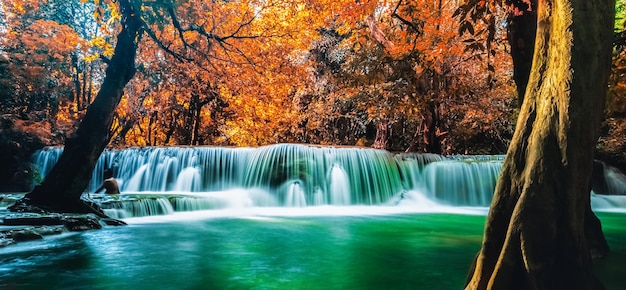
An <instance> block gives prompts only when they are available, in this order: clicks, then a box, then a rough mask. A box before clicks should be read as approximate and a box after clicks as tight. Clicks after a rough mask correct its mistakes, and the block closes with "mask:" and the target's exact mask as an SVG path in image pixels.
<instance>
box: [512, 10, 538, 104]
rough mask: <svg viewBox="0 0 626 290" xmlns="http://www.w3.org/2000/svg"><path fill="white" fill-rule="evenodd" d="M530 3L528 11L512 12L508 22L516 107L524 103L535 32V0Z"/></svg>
mask: <svg viewBox="0 0 626 290" xmlns="http://www.w3.org/2000/svg"><path fill="white" fill-rule="evenodd" d="M531 2H532V4H531V8H530V10H524V11H514V12H513V15H511V16H510V18H509V21H508V41H509V46H510V47H511V59H512V60H513V80H514V81H515V85H516V87H517V101H518V103H517V104H518V107H521V106H522V103H523V102H524V93H525V92H526V86H527V85H528V77H529V76H530V69H531V67H532V62H533V54H534V50H533V49H534V41H535V34H536V32H537V10H536V9H537V4H536V3H537V0H532V1H531Z"/></svg>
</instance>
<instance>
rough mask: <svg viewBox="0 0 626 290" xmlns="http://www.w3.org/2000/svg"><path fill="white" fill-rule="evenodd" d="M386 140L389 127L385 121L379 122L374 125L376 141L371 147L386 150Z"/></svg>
mask: <svg viewBox="0 0 626 290" xmlns="http://www.w3.org/2000/svg"><path fill="white" fill-rule="evenodd" d="M388 140H389V125H388V123H387V121H385V120H380V121H378V124H376V139H375V140H374V144H372V147H373V148H376V149H387V142H388Z"/></svg>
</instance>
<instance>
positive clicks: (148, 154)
mask: <svg viewBox="0 0 626 290" xmlns="http://www.w3.org/2000/svg"><path fill="white" fill-rule="evenodd" d="M62 150H63V149H62V148H46V149H44V150H41V151H39V152H37V153H36V154H35V155H34V156H33V161H34V162H36V165H37V166H38V172H39V174H40V175H41V177H42V178H43V177H45V175H46V174H47V173H48V172H49V171H50V169H51V168H52V166H53V165H54V163H55V162H56V161H57V160H58V158H59V156H60V154H61V152H62ZM503 159H504V156H448V157H445V156H440V155H435V154H418V153H402V154H394V153H391V152H388V151H385V150H377V149H370V148H356V147H339V148H335V147H320V146H306V145H299V144H278V145H272V146H264V147H259V148H221V147H142V148H128V149H122V150H114V149H107V150H105V151H104V152H103V153H102V155H101V157H100V159H99V160H98V161H97V164H96V167H95V169H94V172H93V174H92V180H91V183H90V184H89V186H88V188H87V190H86V191H87V192H88V193H89V192H93V191H94V190H95V189H96V188H98V187H99V186H100V183H101V182H102V179H103V172H104V169H106V168H112V169H113V173H114V177H115V178H116V179H117V180H118V182H119V183H120V189H121V191H122V194H120V195H119V197H118V199H117V200H115V199H114V198H113V197H112V196H107V195H93V194H91V195H90V196H92V197H93V198H95V199H96V201H98V202H101V203H102V205H103V208H105V210H107V213H109V214H111V215H113V216H117V217H123V218H125V217H132V216H143V215H155V214H171V213H173V212H180V211H198V210H215V209H226V208H251V207H275V206H284V207H314V206H326V205H334V206H356V205H360V206H371V205H400V204H402V205H406V206H416V207H430V206H432V205H446V206H454V207H458V206H463V207H467V206H471V207H488V206H489V203H490V201H491V197H492V194H493V191H494V188H495V184H496V181H497V178H498V174H499V172H500V169H501V166H502V161H503ZM616 174H617V173H615V172H614V171H612V170H610V169H605V173H604V175H605V176H607V178H608V179H607V180H605V181H604V183H603V184H604V186H603V189H604V190H605V191H606V190H622V191H623V189H624V186H623V185H621V184H622V183H623V182H622V183H619V182H621V180H622V179H619V178H612V177H611V176H615V175H616ZM614 179H615V180H617V181H615V182H614V181H612V180H614ZM624 180H626V178H625V179H624ZM614 188H618V189H614ZM596 193H597V192H596ZM603 193H604V192H603ZM594 200H595V204H596V205H598V206H602V207H603V208H607V207H614V206H618V207H619V206H622V205H624V202H623V201H622V200H619V201H614V200H612V199H611V200H606V199H604V198H602V196H600V197H597V198H595V199H594Z"/></svg>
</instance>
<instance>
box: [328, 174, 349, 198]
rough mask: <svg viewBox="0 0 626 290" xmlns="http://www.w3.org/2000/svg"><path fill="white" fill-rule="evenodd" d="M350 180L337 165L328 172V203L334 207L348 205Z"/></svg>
mask: <svg viewBox="0 0 626 290" xmlns="http://www.w3.org/2000/svg"><path fill="white" fill-rule="evenodd" d="M349 182H350V180H349V179H348V175H347V174H346V172H345V171H344V170H343V169H341V167H339V166H338V165H334V166H333V168H332V169H331V171H330V189H329V191H330V203H331V204H334V205H350V204H351V202H350V192H351V191H350V183H349Z"/></svg>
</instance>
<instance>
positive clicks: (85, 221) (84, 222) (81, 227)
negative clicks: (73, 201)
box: [63, 214, 102, 232]
mask: <svg viewBox="0 0 626 290" xmlns="http://www.w3.org/2000/svg"><path fill="white" fill-rule="evenodd" d="M63 225H64V226H65V227H66V228H67V230H69V231H71V232H81V231H88V230H97V229H101V228H102V225H101V224H100V220H99V218H98V217H97V216H95V215H92V214H87V215H83V216H72V217H70V216H66V217H64V218H63Z"/></svg>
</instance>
